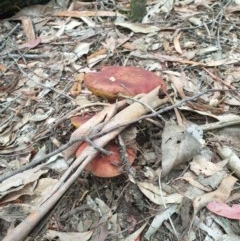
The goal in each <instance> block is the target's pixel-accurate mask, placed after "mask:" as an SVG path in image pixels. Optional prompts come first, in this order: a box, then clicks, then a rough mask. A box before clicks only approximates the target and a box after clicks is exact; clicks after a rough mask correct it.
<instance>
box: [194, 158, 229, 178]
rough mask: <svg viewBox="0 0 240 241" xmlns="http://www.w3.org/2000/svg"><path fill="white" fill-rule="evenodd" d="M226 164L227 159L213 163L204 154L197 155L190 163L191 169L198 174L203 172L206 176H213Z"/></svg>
mask: <svg viewBox="0 0 240 241" xmlns="http://www.w3.org/2000/svg"><path fill="white" fill-rule="evenodd" d="M226 164H227V161H223V162H219V163H212V162H210V161H208V160H207V159H206V158H205V157H204V156H201V155H197V156H195V157H194V158H193V160H192V162H191V163H190V169H191V170H192V171H193V172H195V173H196V174H197V175H200V174H203V175H205V176H211V175H213V174H214V173H216V172H218V171H221V170H222V169H223V167H224V166H225V165H226Z"/></svg>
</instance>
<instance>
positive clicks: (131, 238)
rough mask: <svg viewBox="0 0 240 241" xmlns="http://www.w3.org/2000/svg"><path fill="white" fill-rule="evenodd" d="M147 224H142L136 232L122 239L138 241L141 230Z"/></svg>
mask: <svg viewBox="0 0 240 241" xmlns="http://www.w3.org/2000/svg"><path fill="white" fill-rule="evenodd" d="M146 225H147V223H145V224H143V225H142V226H141V227H140V228H139V229H138V230H136V231H135V232H134V233H132V234H131V235H130V236H128V237H126V238H124V241H137V240H140V239H139V236H140V234H141V233H142V231H143V229H144V228H145V227H146Z"/></svg>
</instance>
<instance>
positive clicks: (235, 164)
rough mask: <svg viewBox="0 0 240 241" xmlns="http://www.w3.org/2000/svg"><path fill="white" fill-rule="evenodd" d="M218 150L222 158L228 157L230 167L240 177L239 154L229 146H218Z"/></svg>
mask: <svg viewBox="0 0 240 241" xmlns="http://www.w3.org/2000/svg"><path fill="white" fill-rule="evenodd" d="M217 150H218V154H219V155H220V156H221V158H223V159H227V161H228V164H227V165H228V168H229V169H230V170H231V171H232V172H233V174H234V175H236V176H237V177H238V178H240V160H239V157H238V156H237V154H236V153H235V152H234V151H233V150H232V149H231V148H230V147H227V146H224V147H218V148H217Z"/></svg>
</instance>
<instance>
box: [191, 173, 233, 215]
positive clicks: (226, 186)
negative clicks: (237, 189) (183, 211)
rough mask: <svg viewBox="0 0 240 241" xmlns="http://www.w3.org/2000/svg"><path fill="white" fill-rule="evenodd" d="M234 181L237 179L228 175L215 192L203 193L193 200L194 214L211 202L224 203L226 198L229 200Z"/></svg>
mask: <svg viewBox="0 0 240 241" xmlns="http://www.w3.org/2000/svg"><path fill="white" fill-rule="evenodd" d="M236 181H237V178H235V177H233V176H232V175H228V176H227V177H225V178H224V179H223V180H222V182H221V184H220V185H219V187H218V189H217V190H215V191H213V192H209V193H205V194H203V195H200V196H199V197H197V198H195V199H194V201H193V207H194V212H195V214H196V213H197V212H198V211H199V210H200V209H201V208H203V207H204V206H206V205H207V204H208V203H209V202H211V201H221V202H225V201H226V200H227V198H229V196H230V194H231V191H232V189H233V186H234V184H235V182H236Z"/></svg>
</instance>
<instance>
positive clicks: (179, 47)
mask: <svg viewBox="0 0 240 241" xmlns="http://www.w3.org/2000/svg"><path fill="white" fill-rule="evenodd" d="M181 35H182V33H179V34H178V35H177V36H176V37H175V38H174V40H173V44H174V47H175V49H176V51H177V52H178V53H179V54H182V49H181V46H180V43H179V39H180V37H181Z"/></svg>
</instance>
